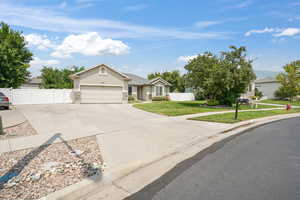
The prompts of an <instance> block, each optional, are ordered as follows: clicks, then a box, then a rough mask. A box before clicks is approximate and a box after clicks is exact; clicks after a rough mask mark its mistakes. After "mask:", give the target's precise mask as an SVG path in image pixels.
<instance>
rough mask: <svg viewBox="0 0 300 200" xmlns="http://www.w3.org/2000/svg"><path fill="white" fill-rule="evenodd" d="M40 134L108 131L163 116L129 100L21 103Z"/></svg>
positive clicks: (21, 109)
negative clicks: (126, 102)
mask: <svg viewBox="0 0 300 200" xmlns="http://www.w3.org/2000/svg"><path fill="white" fill-rule="evenodd" d="M17 108H18V110H20V111H21V112H22V113H23V114H24V115H25V116H26V118H27V119H28V120H29V122H30V123H31V125H32V126H33V127H34V128H35V129H36V130H37V132H38V134H54V133H62V134H78V135H80V134H81V133H94V134H99V133H104V132H105V133H108V132H115V131H119V130H123V129H126V128H129V127H132V126H135V125H137V124H143V123H145V121H148V120H153V119H159V118H163V116H160V115H156V114H152V113H148V112H144V111H141V110H138V109H135V108H133V107H132V106H131V105H129V104H52V105H18V106H17Z"/></svg>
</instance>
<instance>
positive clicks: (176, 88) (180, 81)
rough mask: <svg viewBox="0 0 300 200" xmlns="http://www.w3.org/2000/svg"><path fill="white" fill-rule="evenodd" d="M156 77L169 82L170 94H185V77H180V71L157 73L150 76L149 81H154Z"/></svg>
mask: <svg viewBox="0 0 300 200" xmlns="http://www.w3.org/2000/svg"><path fill="white" fill-rule="evenodd" d="M156 77H161V78H162V79H164V80H166V81H168V82H169V83H170V84H171V86H170V92H184V89H185V82H184V77H183V76H181V75H180V72H179V71H178V70H174V71H170V72H168V71H166V72H162V73H160V72H155V73H151V74H148V79H149V80H151V79H154V78H156Z"/></svg>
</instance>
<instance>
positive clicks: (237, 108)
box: [234, 98, 239, 120]
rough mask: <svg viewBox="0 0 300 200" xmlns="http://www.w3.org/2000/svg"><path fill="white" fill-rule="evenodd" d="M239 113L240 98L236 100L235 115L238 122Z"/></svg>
mask: <svg viewBox="0 0 300 200" xmlns="http://www.w3.org/2000/svg"><path fill="white" fill-rule="evenodd" d="M238 112H239V98H237V99H236V103H235V115H234V119H235V120H237V118H238Z"/></svg>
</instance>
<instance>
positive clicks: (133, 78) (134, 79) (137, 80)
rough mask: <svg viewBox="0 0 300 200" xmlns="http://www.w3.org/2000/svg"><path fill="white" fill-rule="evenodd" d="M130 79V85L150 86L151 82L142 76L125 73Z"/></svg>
mask: <svg viewBox="0 0 300 200" xmlns="http://www.w3.org/2000/svg"><path fill="white" fill-rule="evenodd" d="M123 74H125V75H126V76H128V77H129V78H130V81H129V82H128V84H129V85H149V81H148V80H147V79H145V78H143V77H141V76H138V75H135V74H131V73H123Z"/></svg>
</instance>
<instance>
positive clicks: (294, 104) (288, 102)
mask: <svg viewBox="0 0 300 200" xmlns="http://www.w3.org/2000/svg"><path fill="white" fill-rule="evenodd" d="M259 102H261V103H272V104H281V105H286V104H291V105H293V106H300V101H293V102H292V103H291V102H290V101H285V100H273V99H267V100H261V101H259Z"/></svg>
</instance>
